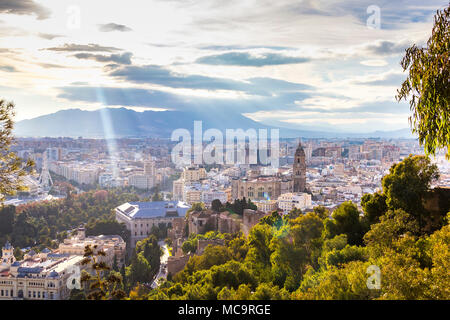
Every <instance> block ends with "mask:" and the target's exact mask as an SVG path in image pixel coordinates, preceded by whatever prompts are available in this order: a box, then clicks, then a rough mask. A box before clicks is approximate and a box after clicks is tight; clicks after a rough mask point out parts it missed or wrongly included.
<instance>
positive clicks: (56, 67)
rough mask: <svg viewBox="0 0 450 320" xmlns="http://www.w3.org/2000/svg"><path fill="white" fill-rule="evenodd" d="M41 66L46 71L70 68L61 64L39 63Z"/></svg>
mask: <svg viewBox="0 0 450 320" xmlns="http://www.w3.org/2000/svg"><path fill="white" fill-rule="evenodd" d="M39 65H40V66H41V67H43V68H46V69H65V68H70V67H68V66H63V65H60V64H53V63H39Z"/></svg>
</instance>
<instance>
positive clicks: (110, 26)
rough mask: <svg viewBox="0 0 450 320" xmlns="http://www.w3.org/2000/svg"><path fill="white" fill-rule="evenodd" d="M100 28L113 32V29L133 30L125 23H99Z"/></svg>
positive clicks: (102, 30) (121, 30)
mask: <svg viewBox="0 0 450 320" xmlns="http://www.w3.org/2000/svg"><path fill="white" fill-rule="evenodd" d="M98 29H99V30H100V31H101V32H111V31H120V32H129V31H132V30H133V29H131V28H129V27H127V26H125V25H123V24H117V23H107V24H99V25H98Z"/></svg>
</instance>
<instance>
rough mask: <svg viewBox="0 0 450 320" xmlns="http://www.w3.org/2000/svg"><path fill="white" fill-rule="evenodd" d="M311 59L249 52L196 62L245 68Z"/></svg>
mask: <svg viewBox="0 0 450 320" xmlns="http://www.w3.org/2000/svg"><path fill="white" fill-rule="evenodd" d="M308 61H310V59H308V58H302V57H290V56H285V55H282V54H278V53H265V54H262V55H252V54H250V53H248V52H227V53H223V54H218V55H211V56H204V57H201V58H199V59H197V60H196V61H195V62H196V63H199V64H209V65H228V66H245V67H263V66H274V65H283V64H295V63H304V62H308Z"/></svg>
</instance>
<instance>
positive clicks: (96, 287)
mask: <svg viewBox="0 0 450 320" xmlns="http://www.w3.org/2000/svg"><path fill="white" fill-rule="evenodd" d="M104 256H105V252H103V251H102V250H97V246H96V245H95V246H93V247H91V246H90V245H88V246H86V247H85V248H84V259H83V260H82V262H81V264H82V265H88V268H89V270H93V273H94V274H90V273H89V272H84V273H83V274H82V276H81V282H82V283H83V284H84V285H86V286H88V288H89V293H88V294H87V296H86V298H87V299H89V300H120V299H123V298H125V296H126V294H125V292H124V291H123V290H122V289H121V287H122V276H121V275H120V273H118V272H114V271H112V272H108V271H109V270H110V269H111V268H110V267H109V266H108V265H107V264H106V263H105V262H103V261H102V259H101V257H104ZM106 272H108V275H107V276H106V277H103V275H104V274H105V273H106Z"/></svg>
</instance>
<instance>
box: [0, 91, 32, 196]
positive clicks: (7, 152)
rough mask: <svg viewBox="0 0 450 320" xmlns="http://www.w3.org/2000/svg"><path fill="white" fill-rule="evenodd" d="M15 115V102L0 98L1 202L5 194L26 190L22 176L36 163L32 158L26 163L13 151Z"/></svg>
mask: <svg viewBox="0 0 450 320" xmlns="http://www.w3.org/2000/svg"><path fill="white" fill-rule="evenodd" d="M13 117H14V104H13V103H12V102H8V103H7V102H6V101H5V100H1V99H0V181H1V183H0V202H1V201H2V200H4V197H5V195H12V194H15V193H16V192H17V191H25V190H26V188H25V187H24V186H23V184H22V182H21V177H23V176H25V175H27V174H28V172H29V171H30V169H31V168H32V167H33V165H34V164H33V162H32V161H31V160H28V161H26V163H25V164H24V163H23V160H22V159H21V158H19V157H18V156H17V155H16V154H15V153H14V152H13V151H11V146H12V145H13V144H14V137H13V135H12V131H13V128H14V121H13Z"/></svg>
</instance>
